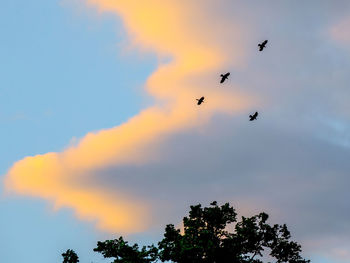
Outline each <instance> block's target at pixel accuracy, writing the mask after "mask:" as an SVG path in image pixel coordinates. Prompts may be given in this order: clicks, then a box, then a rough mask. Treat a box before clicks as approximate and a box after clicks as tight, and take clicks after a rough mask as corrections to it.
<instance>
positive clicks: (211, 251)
mask: <svg viewBox="0 0 350 263" xmlns="http://www.w3.org/2000/svg"><path fill="white" fill-rule="evenodd" d="M268 217H269V216H268V215H267V214H266V213H260V214H258V215H255V216H252V217H242V218H241V221H237V214H236V211H235V209H234V208H233V207H231V206H230V205H229V203H226V204H224V205H222V206H218V205H217V203H216V202H213V203H211V204H210V206H209V207H204V208H202V206H201V205H200V204H199V205H196V206H191V210H190V212H189V216H187V217H184V219H183V224H184V231H183V233H181V231H180V230H179V229H176V228H175V227H174V225H172V224H170V225H167V226H166V228H165V233H164V238H163V240H162V241H160V242H159V243H158V247H155V246H154V245H152V246H148V247H145V246H144V247H142V248H141V249H140V248H139V246H138V245H137V244H135V245H133V246H130V245H128V242H126V241H124V240H123V238H122V237H120V238H119V239H115V240H106V241H104V242H98V243H97V248H95V249H94V251H96V252H99V253H101V254H102V255H103V256H104V257H105V258H114V261H113V263H150V262H159V260H160V261H162V262H165V261H171V262H177V263H263V260H264V259H265V258H266V257H264V256H263V255H267V254H269V256H270V257H271V258H273V261H274V262H276V263H283V262H288V263H307V262H310V261H309V260H305V259H303V258H302V257H301V256H300V252H301V246H300V245H299V244H297V243H296V242H293V241H290V240H289V239H290V237H291V236H290V232H289V231H288V229H287V226H286V225H277V224H275V225H269V224H268V223H267V220H268ZM230 230H231V231H230ZM69 251H70V250H68V251H67V253H66V255H67V258H68V256H69V255H70V254H74V255H75V256H76V254H75V253H74V251H72V250H71V251H70V252H69ZM68 252H69V253H68ZM62 255H63V256H64V255H65V254H62ZM77 258H78V257H77V256H76V259H77ZM68 260H70V259H68ZM78 261H79V260H78ZM78 261H64V263H71V262H78Z"/></svg>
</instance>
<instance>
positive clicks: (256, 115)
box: [249, 112, 258, 121]
mask: <svg viewBox="0 0 350 263" xmlns="http://www.w3.org/2000/svg"><path fill="white" fill-rule="evenodd" d="M257 117H258V112H255V113H254V114H253V115H249V118H250V121H254V120H256V118H257Z"/></svg>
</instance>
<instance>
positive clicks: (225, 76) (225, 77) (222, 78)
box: [220, 72, 230, 83]
mask: <svg viewBox="0 0 350 263" xmlns="http://www.w3.org/2000/svg"><path fill="white" fill-rule="evenodd" d="M220 76H221V80H220V83H224V81H225V80H226V79H227V78H228V76H230V72H227V73H226V74H221V75H220Z"/></svg>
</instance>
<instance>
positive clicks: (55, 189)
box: [5, 0, 254, 232]
mask: <svg viewBox="0 0 350 263" xmlns="http://www.w3.org/2000/svg"><path fill="white" fill-rule="evenodd" d="M89 4H92V5H93V6H95V7H97V8H98V9H99V10H100V11H110V12H114V13H116V14H117V15H118V16H120V17H121V18H122V20H123V22H124V24H125V27H126V30H127V33H128V35H129V38H130V43H132V45H134V46H135V47H139V48H141V49H142V50H144V51H147V52H154V53H155V54H156V55H157V56H159V57H160V58H168V57H170V58H171V62H169V63H163V62H160V64H159V67H158V69H157V70H156V71H155V72H154V73H153V74H152V76H150V78H149V79H148V81H147V83H146V85H145V88H146V89H147V91H148V92H149V94H151V95H152V96H154V98H155V105H154V106H152V107H150V108H147V109H145V110H143V111H141V112H140V113H139V114H138V115H137V116H135V117H133V118H131V119H130V120H128V121H127V122H126V123H124V124H122V125H119V126H116V127H114V128H111V129H106V130H101V131H98V132H94V133H89V134H87V135H86V136H85V137H83V138H82V139H81V140H80V141H79V142H78V143H77V144H76V145H71V146H68V147H67V148H66V149H65V150H64V151H62V152H57V153H47V154H43V155H37V156H33V157H26V158H24V159H22V160H20V161H18V162H16V163H15V164H14V165H13V166H12V167H11V168H10V169H9V171H8V173H7V175H6V177H5V187H6V190H7V191H8V192H13V193H16V194H24V195H31V196H36V197H41V198H45V199H48V200H50V201H52V202H53V203H54V206H55V207H56V208H59V207H62V206H66V207H71V208H73V209H74V211H75V213H76V215H77V216H78V217H79V218H81V219H86V220H92V221H95V222H96V224H97V226H98V227H99V228H100V229H103V230H107V231H110V232H124V231H125V232H134V231H140V230H142V229H144V228H145V227H147V226H148V224H149V220H147V218H148V217H149V215H150V214H151V213H152V209H151V204H149V202H148V201H147V200H144V198H143V197H142V196H137V195H136V194H135V193H133V192H130V191H128V190H127V189H126V190H124V189H123V188H121V187H118V186H116V188H114V189H110V190H109V191H107V190H106V189H104V188H98V187H96V186H93V185H91V184H86V183H84V181H88V179H89V177H90V176H91V174H93V173H94V171H96V170H99V169H103V168H107V167H109V166H112V165H113V166H115V165H126V164H127V165H138V164H142V163H147V162H152V161H154V160H155V159H156V158H158V156H159V155H160V153H159V152H158V151H157V147H156V145H157V143H159V141H160V139H161V138H165V137H166V136H169V135H171V134H174V133H176V132H179V131H181V130H185V129H189V128H191V127H195V126H198V125H200V124H202V123H205V122H206V121H208V120H209V118H210V116H212V115H213V114H215V113H220V112H222V113H235V112H239V111H241V110H242V109H244V108H246V107H247V106H249V105H250V104H251V103H252V102H253V100H254V99H253V97H252V96H249V94H247V93H245V94H244V93H243V92H241V93H240V92H238V91H234V90H235V89H234V88H233V89H218V87H217V82H218V79H217V78H218V74H219V72H220V71H221V69H222V68H224V66H225V65H226V64H227V63H228V61H235V63H232V62H230V63H231V64H237V62H236V60H239V59H240V58H242V53H243V47H242V45H241V47H242V48H240V47H239V45H237V46H236V47H235V52H230V53H229V54H228V53H227V50H224V49H223V46H225V45H226V44H225V43H224V42H221V41H218V40H219V39H220V30H219V29H220V26H222V24H220V19H218V17H217V15H216V14H214V15H211V14H210V12H208V11H209V9H206V8H201V6H199V5H194V4H193V3H187V2H183V1H164V0H162V1H160V0H152V1H132V0H128V1H117V2H116V1H104V0H98V1H95V0H93V1H89ZM197 4H198V3H197ZM204 6H205V5H204ZM204 18H205V19H204ZM207 18H210V19H209V21H207V20H206V19H207ZM215 20H216V21H217V22H218V25H217V26H214V27H213V29H215V28H218V31H215V30H203V27H204V28H209V27H210V26H211V23H212V22H213V21H215ZM231 29H232V33H231V34H230V36H231V37H232V36H235V35H238V32H239V30H238V29H235V27H234V26H233V27H232V28H231ZM235 37H237V36H235ZM232 38H234V37H232ZM224 39H227V37H226V38H224ZM160 61H163V60H162V59H161V60H160ZM200 96H205V97H207V98H208V99H207V100H206V102H205V103H204V105H203V107H201V108H200V110H199V108H198V107H197V106H196V105H195V102H196V101H195V98H198V97H200Z"/></svg>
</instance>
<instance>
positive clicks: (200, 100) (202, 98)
mask: <svg viewBox="0 0 350 263" xmlns="http://www.w3.org/2000/svg"><path fill="white" fill-rule="evenodd" d="M197 101H198V102H197V105H201V104H202V103H203V102H204V97H201V98H200V99H197Z"/></svg>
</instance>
